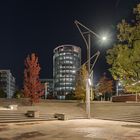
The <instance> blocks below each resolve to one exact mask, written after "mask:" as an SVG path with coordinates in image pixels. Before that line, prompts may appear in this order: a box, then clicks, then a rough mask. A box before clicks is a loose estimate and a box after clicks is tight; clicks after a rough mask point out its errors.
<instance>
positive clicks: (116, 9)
mask: <svg viewBox="0 0 140 140" xmlns="http://www.w3.org/2000/svg"><path fill="white" fill-rule="evenodd" d="M138 2H140V1H139V0H32V1H31V0H17V1H16V0H9V1H7V0H3V1H0V69H10V70H11V72H12V73H13V75H14V76H15V78H16V82H17V86H19V87H22V83H23V71H24V60H25V58H26V57H27V55H28V54H31V53H32V52H35V53H37V55H38V57H39V63H40V66H41V68H42V70H41V75H40V77H41V78H52V70H53V67H52V65H53V49H54V48H55V47H57V46H59V45H63V44H72V45H76V46H79V47H81V49H82V62H84V61H85V59H86V47H85V44H84V41H83V40H82V37H81V35H80V33H79V32H78V29H77V28H76V26H75V24H74V20H78V21H80V22H81V23H83V24H84V25H86V26H87V27H89V28H90V29H91V30H93V31H94V32H96V33H99V34H101V33H102V32H105V31H107V32H108V33H109V35H110V43H108V45H106V46H104V45H103V46H102V45H101V44H100V43H99V42H98V41H97V39H96V38H95V37H94V36H93V37H92V44H91V45H92V54H93V53H95V52H96V51H97V50H99V51H100V52H101V55H100V57H99V59H98V62H97V64H96V65H95V69H94V71H95V81H97V80H98V78H99V77H100V76H101V75H102V73H104V72H106V73H108V72H107V69H108V65H107V64H106V61H105V52H106V50H107V49H108V48H111V47H112V44H113V43H115V34H116V25H117V23H119V22H120V21H121V19H123V18H126V19H128V20H130V18H131V16H132V9H133V7H135V6H136V4H137V3H138Z"/></svg>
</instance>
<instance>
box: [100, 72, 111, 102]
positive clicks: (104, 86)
mask: <svg viewBox="0 0 140 140" xmlns="http://www.w3.org/2000/svg"><path fill="white" fill-rule="evenodd" d="M98 92H99V93H102V96H103V97H104V98H105V100H108V98H109V97H110V96H111V93H112V92H113V81H112V80H110V79H108V78H107V77H106V75H104V76H102V77H101V78H100V80H99V83H98ZM107 96H109V97H107Z"/></svg>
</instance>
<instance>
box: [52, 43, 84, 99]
mask: <svg viewBox="0 0 140 140" xmlns="http://www.w3.org/2000/svg"><path fill="white" fill-rule="evenodd" d="M80 65H81V49H80V48H79V47H77V46H73V45H61V46H58V47H57V48H55V49H54V56H53V79H54V94H55V95H56V96H57V98H58V99H65V96H66V95H67V94H72V93H73V91H74V90H75V82H76V79H75V78H76V73H77V70H78V69H79V68H80Z"/></svg>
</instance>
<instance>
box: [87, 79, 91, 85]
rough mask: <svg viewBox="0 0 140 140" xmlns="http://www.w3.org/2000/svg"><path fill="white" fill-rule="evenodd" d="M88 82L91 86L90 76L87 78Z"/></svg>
mask: <svg viewBox="0 0 140 140" xmlns="http://www.w3.org/2000/svg"><path fill="white" fill-rule="evenodd" d="M88 83H89V85H90V86H91V79H90V78H88Z"/></svg>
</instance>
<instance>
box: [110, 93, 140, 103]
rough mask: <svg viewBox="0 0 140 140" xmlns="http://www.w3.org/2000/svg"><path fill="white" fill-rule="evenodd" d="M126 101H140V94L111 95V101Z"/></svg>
mask: <svg viewBox="0 0 140 140" xmlns="http://www.w3.org/2000/svg"><path fill="white" fill-rule="evenodd" d="M127 101H137V102H140V96H139V95H137V94H134V95H132V94H131V95H121V96H113V97H112V102H127Z"/></svg>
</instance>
